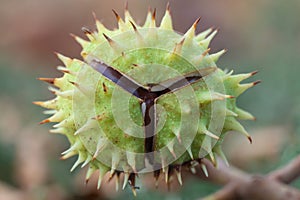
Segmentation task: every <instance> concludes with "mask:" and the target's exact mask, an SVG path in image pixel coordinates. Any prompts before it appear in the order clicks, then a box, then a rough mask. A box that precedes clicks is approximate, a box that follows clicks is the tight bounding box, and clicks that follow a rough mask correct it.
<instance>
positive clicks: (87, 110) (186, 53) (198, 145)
mask: <svg viewBox="0 0 300 200" xmlns="http://www.w3.org/2000/svg"><path fill="white" fill-rule="evenodd" d="M131 22H132V23H134V24H135V22H134V21H132V18H131V17H130V15H129V13H128V11H126V12H125V22H124V21H123V20H122V19H120V18H118V23H119V29H116V30H114V31H110V30H107V29H105V28H104V26H103V25H102V24H101V23H100V22H99V21H97V23H96V25H97V28H98V31H97V32H95V33H89V32H88V33H87V36H88V38H89V39H90V41H85V40H83V39H81V38H78V37H75V39H76V40H77V41H78V42H79V43H80V45H81V46H82V48H83V49H82V52H81V55H82V57H83V58H84V60H85V61H86V62H87V63H88V61H89V60H90V59H92V58H97V59H99V60H101V61H103V62H104V63H106V64H108V65H110V66H113V67H114V68H115V69H118V70H119V71H120V72H122V73H124V74H126V75H128V76H129V77H131V78H132V79H134V80H135V81H136V82H138V83H140V84H141V85H143V86H147V85H148V84H153V83H160V82H162V81H165V80H168V79H171V78H174V77H176V76H178V75H182V74H187V73H189V72H193V71H195V70H201V69H205V68H207V67H216V64H215V61H217V60H218V58H219V57H220V56H221V54H222V53H217V54H207V52H206V51H207V48H208V44H209V42H210V40H211V39H212V36H211V35H214V33H212V34H211V35H209V33H210V31H205V32H203V33H200V34H199V35H197V36H196V35H194V31H195V25H193V26H192V27H191V29H189V30H188V31H187V33H186V34H185V35H182V34H179V33H177V32H175V31H173V29H172V22H171V17H170V14H169V11H168V10H167V11H166V15H165V17H164V18H163V20H162V24H161V26H160V27H157V26H156V25H155V20H154V19H153V17H151V14H148V17H147V19H146V22H145V25H143V26H138V25H136V24H135V27H136V29H137V30H135V27H133V26H132V24H131ZM103 33H104V34H106V35H107V36H108V37H109V39H107V38H105V37H104V36H103V35H102V34H103ZM183 38H184V40H182V39H183ZM182 41H183V42H182ZM181 42H182V43H181ZM201 55H202V57H201ZM58 56H59V58H60V59H61V60H62V61H63V63H64V66H65V68H64V69H61V68H60V70H61V71H63V72H64V73H65V74H64V75H63V76H62V77H61V78H56V79H55V81H54V85H55V86H56V87H57V88H58V89H54V90H53V89H52V90H53V91H54V93H55V94H56V95H57V97H55V99H54V100H50V101H46V102H37V104H38V105H41V106H43V107H45V108H47V109H49V110H53V112H54V115H53V116H52V117H50V118H49V119H48V120H46V121H44V122H57V123H58V124H56V125H55V126H54V127H55V129H54V130H52V132H55V133H61V134H64V135H66V137H67V138H68V139H69V141H70V144H71V147H70V149H69V150H67V151H66V152H64V156H63V158H64V159H66V158H68V157H71V156H73V155H77V154H78V155H79V156H78V161H77V162H76V163H75V165H74V167H73V168H75V167H76V166H77V165H79V164H81V163H83V165H84V166H85V165H89V170H88V173H87V180H88V179H89V177H90V175H91V174H92V173H93V172H94V171H96V170H98V169H99V170H100V177H99V185H98V186H100V184H101V179H102V177H103V176H104V174H105V173H106V172H108V171H109V170H110V171H111V176H113V175H114V172H115V170H118V171H120V172H124V173H125V176H126V175H127V176H128V174H130V173H136V169H137V168H138V169H140V168H141V167H142V166H143V162H142V161H141V159H139V158H137V157H134V156H130V155H129V154H130V153H128V152H133V153H140V154H143V153H144V138H142V137H134V136H133V135H132V134H130V133H133V134H135V135H139V136H142V135H143V134H144V133H143V129H142V128H134V126H130V125H129V126H128V127H127V129H128V133H127V131H124V129H122V128H120V127H119V125H118V124H117V123H116V121H115V117H116V116H114V111H113V109H114V105H118V109H119V110H120V109H121V111H120V112H123V113H126V112H127V111H128V112H129V114H128V115H129V119H130V120H132V121H133V122H134V124H136V125H137V126H139V127H142V126H143V117H142V112H141V108H140V102H139V100H138V99H137V98H135V97H134V96H131V94H129V93H127V92H126V91H123V90H122V89H120V88H119V87H118V86H116V84H115V83H113V82H111V81H110V80H108V79H106V78H105V77H103V76H101V74H100V73H98V72H96V71H95V70H94V69H93V68H92V67H90V66H89V65H88V64H86V63H85V62H83V61H80V60H76V59H70V58H67V57H64V56H62V55H58ZM199 56H200V57H199ZM164 66H167V68H166V67H164ZM252 75H254V73H249V74H240V75H231V73H228V72H224V71H223V70H221V69H220V68H217V70H216V71H215V72H214V73H213V74H210V75H208V76H207V77H204V78H203V79H202V80H201V81H199V82H197V83H194V84H192V85H191V86H190V87H187V88H182V89H180V90H178V91H175V92H173V93H169V94H166V95H163V96H161V97H160V98H159V99H158V100H157V105H158V106H159V108H158V109H162V110H158V129H159V131H158V133H157V134H156V136H155V145H154V148H155V150H161V149H163V148H164V147H166V146H168V145H170V142H171V141H172V140H173V141H175V143H174V144H171V146H172V148H173V150H174V152H172V149H169V150H170V151H169V150H167V151H164V150H162V157H159V158H156V159H158V160H157V161H159V162H160V161H161V160H160V159H162V160H163V159H167V160H168V162H167V163H168V164H165V165H164V164H163V166H162V167H163V171H165V168H167V167H169V166H178V165H182V164H184V163H187V162H190V161H193V160H198V159H202V158H203V157H207V158H208V159H210V160H211V161H213V162H215V156H216V155H217V154H218V155H220V156H221V157H223V158H224V154H223V152H222V151H221V145H222V141H223V138H224V135H225V133H226V132H228V131H231V130H235V131H239V132H241V133H243V134H245V135H246V136H247V137H248V138H249V139H250V140H251V138H250V136H249V135H248V134H247V132H246V131H245V129H244V128H243V127H242V126H241V125H240V124H239V122H238V121H237V119H242V120H244V119H254V117H253V116H252V115H251V114H249V113H247V112H246V111H243V110H241V109H239V108H237V106H236V98H237V97H238V96H239V95H240V94H242V93H243V92H244V91H245V90H246V89H248V88H250V87H252V86H253V85H255V84H254V83H249V84H240V82H241V81H242V80H244V79H246V78H248V77H250V76H252ZM191 89H192V90H193V93H191ZM114 92H116V94H118V95H121V97H122V98H120V99H114V98H113V95H114V94H115V93H114ZM177 96H181V97H182V98H181V101H182V102H181V103H180V101H179V100H178V99H177ZM233 97H234V98H233ZM123 98H124V99H129V103H128V104H127V105H126V104H124V102H123V101H122V100H123ZM112 99H114V101H115V104H114V103H112ZM190 99H195V101H196V103H197V104H196V106H197V109H199V110H198V111H197V109H191V108H193V106H192V104H193V102H192V101H190ZM123 104H124V105H123ZM122 108H124V111H123V110H122ZM127 108H129V110H127ZM212 109H213V110H212ZM197 112H199V113H200V117H199V118H197V119H195V121H194V122H195V124H196V125H195V124H193V125H192V126H191V124H190V121H184V119H185V118H187V117H188V116H189V115H193V114H197ZM212 112H215V114H212ZM120 116H122V113H121V114H120ZM124 116H125V115H124ZM214 116H218V117H219V118H216V117H214ZM221 118H222V119H223V123H222V121H221V123H220V124H218V120H219V119H221ZM126 120H127V119H123V120H122V123H123V122H124V123H125V125H124V126H126ZM213 124H217V125H213ZM210 125H211V128H210ZM193 128H194V129H195V130H189V129H193ZM188 130H189V131H191V132H192V131H195V132H196V134H195V135H194V136H193V137H191V136H190V135H189V133H190V132H189V131H188ZM208 130H209V132H212V131H213V134H215V135H216V137H217V138H214V137H211V136H209V134H208V133H207V131H208ZM178 135H180V140H181V143H183V144H188V145H187V146H184V148H185V149H183V150H182V151H181V150H180V148H181V147H180V145H181V143H180V142H179V139H177V137H178ZM178 138H179V137H178ZM205 138H206V139H205ZM218 138H219V139H218ZM112 144H113V145H112ZM97 150H98V151H99V152H97ZM174 154H175V155H174ZM174 156H175V158H174ZM93 157H94V158H93ZM162 162H164V161H162ZM166 173H167V172H166ZM168 176H169V175H168ZM127 178H128V177H127Z"/></svg>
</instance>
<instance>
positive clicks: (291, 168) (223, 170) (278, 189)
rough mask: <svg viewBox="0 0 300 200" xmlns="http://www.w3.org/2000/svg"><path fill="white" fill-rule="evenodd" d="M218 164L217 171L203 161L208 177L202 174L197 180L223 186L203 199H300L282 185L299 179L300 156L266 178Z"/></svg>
mask: <svg viewBox="0 0 300 200" xmlns="http://www.w3.org/2000/svg"><path fill="white" fill-rule="evenodd" d="M218 163H220V164H219V166H218V168H215V167H214V166H213V165H212V164H211V163H210V162H209V161H208V160H203V164H205V165H206V167H207V169H208V173H209V177H208V178H204V175H203V174H200V175H199V176H200V178H202V179H204V180H207V181H210V182H213V183H216V184H220V185H224V187H223V188H222V189H221V190H219V191H217V192H216V193H214V194H212V195H209V196H207V197H205V198H203V199H204V200H227V199H230V200H234V199H249V200H250V199H251V200H253V199H272V200H281V199H289V200H294V199H295V200H299V199H300V191H299V190H297V189H296V188H293V187H290V186H288V185H286V184H285V183H290V182H291V181H293V180H295V179H296V178H297V177H299V170H300V166H299V165H300V157H297V158H296V159H295V160H293V161H292V162H291V163H289V164H288V165H287V166H285V167H284V168H282V169H280V170H277V171H274V172H273V173H270V174H269V175H267V176H261V175H250V174H247V173H246V172H243V171H241V170H239V169H237V168H235V167H227V166H225V164H224V163H223V162H222V161H221V160H219V161H218Z"/></svg>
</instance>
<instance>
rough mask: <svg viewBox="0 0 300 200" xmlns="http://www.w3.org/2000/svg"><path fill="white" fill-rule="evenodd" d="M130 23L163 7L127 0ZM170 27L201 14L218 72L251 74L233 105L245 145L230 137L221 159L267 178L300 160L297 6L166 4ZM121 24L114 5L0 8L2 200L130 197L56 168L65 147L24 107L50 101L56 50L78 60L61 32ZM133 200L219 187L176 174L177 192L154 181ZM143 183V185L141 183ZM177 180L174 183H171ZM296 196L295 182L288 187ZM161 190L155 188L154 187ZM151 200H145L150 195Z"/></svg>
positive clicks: (67, 0) (68, 0)
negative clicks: (243, 112)
mask: <svg viewBox="0 0 300 200" xmlns="http://www.w3.org/2000/svg"><path fill="white" fill-rule="evenodd" d="M128 2H129V10H130V11H131V13H132V15H133V16H134V18H135V20H136V21H137V22H140V23H142V22H143V21H144V19H145V16H146V12H147V9H148V6H151V7H153V8H157V21H160V19H161V17H162V15H163V14H164V10H165V6H166V3H167V1H165V0H128ZM170 4H171V10H172V15H173V19H174V28H175V29H176V30H178V31H179V32H185V31H186V30H187V29H188V28H189V27H190V26H191V24H192V23H193V22H194V20H195V19H196V18H198V17H199V16H202V20H201V22H200V25H199V27H198V32H199V31H202V30H205V29H207V28H209V27H215V28H219V29H220V32H219V34H218V35H217V36H216V38H215V39H214V40H213V42H212V44H211V47H212V52H215V51H217V50H221V49H223V48H226V49H228V50H229V51H228V52H227V53H226V54H225V55H224V56H223V57H222V58H221V59H220V61H219V62H218V66H219V67H221V68H228V69H234V70H235V72H236V73H241V72H251V71H254V70H259V74H257V75H256V76H255V77H254V78H253V80H257V79H261V80H262V81H263V82H262V84H260V85H258V86H256V87H255V88H252V89H250V90H249V91H247V92H246V93H245V94H243V95H242V96H241V98H239V101H238V105H239V106H241V107H243V108H246V109H247V110H249V111H250V112H251V113H253V114H254V115H255V116H256V117H257V120H256V121H254V122H247V123H244V125H245V126H246V127H247V129H248V131H249V132H250V134H251V135H252V136H253V140H254V142H253V144H252V145H250V144H248V141H247V140H246V139H245V138H244V137H242V136H239V135H238V134H228V136H227V140H226V142H225V152H226V154H227V155H228V157H229V161H230V163H231V164H232V165H235V166H238V167H240V168H242V169H244V170H245V171H248V172H252V173H267V172H269V171H271V170H273V169H276V168H278V167H280V166H282V165H284V164H285V163H287V162H289V161H290V160H291V159H292V158H293V157H295V156H296V155H297V154H299V153H300V79H299V75H300V13H299V10H300V1H298V0H290V1H288V2H287V1H279V0H275V1H274V0H264V1H260V0H252V1H239V0H227V1H217V0H214V1H204V0H189V1H184V0H170ZM111 9H115V10H116V11H118V12H119V13H120V14H121V15H122V16H123V9H124V1H122V0H115V1H111V0H110V1H109V0H102V1H99V0H63V1H62V0H52V1H47V0H23V1H18V0H10V1H6V0H0V36H1V37H0V111H1V115H0V199H1V200H2V199H6V200H15V199H16V200H19V199H21V200H22V199H32V200H40V199H45V200H48V199H49V200H50V199H57V200H60V199H61V200H63V199H67V200H73V199H115V200H117V199H132V198H133V197H132V193H131V191H130V189H129V188H127V189H126V190H125V191H122V192H119V193H116V192H114V191H115V190H114V183H113V184H103V188H102V189H101V190H100V191H96V190H95V180H96V177H95V178H94V179H93V180H92V181H91V183H89V184H88V185H87V186H85V184H84V173H85V170H75V172H73V173H70V172H69V169H70V167H71V166H72V163H73V162H74V159H70V160H67V161H60V160H59V157H60V152H62V151H63V150H64V149H66V148H67V147H68V143H67V141H66V139H65V138H64V137H63V136H60V135H51V134H50V133H48V130H49V128H50V125H43V126H41V125H38V122H39V121H41V120H42V119H44V118H45V116H43V114H42V111H43V109H42V108H39V107H37V106H34V105H33V104H32V103H31V102H32V101H36V100H46V99H49V98H51V97H52V95H51V93H50V92H48V91H47V85H46V84H44V83H42V82H40V81H37V80H36V78H37V77H57V76H60V75H61V74H60V73H59V72H57V71H56V66H57V65H60V64H61V63H60V62H59V60H58V59H57V58H56V57H55V55H54V53H53V52H55V51H57V52H60V53H63V54H65V55H67V56H70V57H76V58H80V48H79V45H78V44H77V43H76V42H75V41H74V40H73V39H72V38H71V37H70V36H69V33H74V34H76V35H79V36H82V37H84V34H83V33H82V32H81V27H82V26H86V27H89V28H91V29H94V28H95V27H94V20H93V17H92V12H95V13H96V14H97V17H98V18H99V19H100V20H101V21H102V22H103V23H104V24H105V25H106V26H107V27H109V28H114V27H116V25H117V24H116V20H115V17H114V15H113V13H112V12H111ZM139 181H140V182H139V184H138V185H140V186H141V185H144V186H143V187H142V188H141V189H140V190H139V192H138V197H137V198H135V199H137V200H138V199H143V200H147V199H150V198H151V199H153V198H156V199H175V200H177V199H178V200H181V199H188V200H191V199H197V198H199V197H202V196H204V195H207V194H210V193H212V192H214V191H216V190H218V188H219V186H216V185H212V184H210V183H205V182H202V181H201V180H199V179H197V178H195V177H193V176H191V175H188V174H187V175H185V176H184V185H183V186H182V187H179V186H178V185H177V184H173V185H172V187H171V192H167V190H166V188H165V187H160V188H159V189H155V188H154V187H153V185H154V184H153V181H152V179H151V178H150V177H149V178H145V179H143V180H139ZM141 182H144V183H141ZM174 182H176V181H174ZM293 184H294V186H296V187H297V188H300V182H299V181H298V182H297V181H296V182H295V183H293ZM161 185H163V184H161ZM150 194H151V195H150Z"/></svg>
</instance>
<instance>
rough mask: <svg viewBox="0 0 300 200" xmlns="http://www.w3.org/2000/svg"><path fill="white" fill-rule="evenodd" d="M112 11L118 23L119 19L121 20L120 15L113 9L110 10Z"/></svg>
mask: <svg viewBox="0 0 300 200" xmlns="http://www.w3.org/2000/svg"><path fill="white" fill-rule="evenodd" d="M112 11H113V13H114V14H115V16H116V18H117V20H118V21H120V19H121V17H120V15H119V14H118V13H117V12H116V11H115V10H114V9H112Z"/></svg>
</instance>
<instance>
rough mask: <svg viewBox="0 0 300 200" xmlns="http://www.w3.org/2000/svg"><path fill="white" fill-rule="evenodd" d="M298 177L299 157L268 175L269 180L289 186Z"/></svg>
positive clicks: (299, 173)
mask: <svg viewBox="0 0 300 200" xmlns="http://www.w3.org/2000/svg"><path fill="white" fill-rule="evenodd" d="M299 177H300V156H298V157H296V158H295V159H294V160H292V161H291V162H290V163H289V164H287V165H286V166H285V167H283V168H281V169H278V170H276V171H273V172H271V173H270V174H269V178H270V179H274V180H277V181H280V182H282V183H286V184H289V183H291V182H293V181H294V180H296V179H297V178H299Z"/></svg>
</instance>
